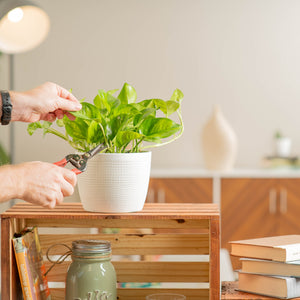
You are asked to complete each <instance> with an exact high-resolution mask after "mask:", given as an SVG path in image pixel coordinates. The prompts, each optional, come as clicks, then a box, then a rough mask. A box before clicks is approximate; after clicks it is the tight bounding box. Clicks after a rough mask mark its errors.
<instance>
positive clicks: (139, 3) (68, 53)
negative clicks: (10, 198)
mask: <svg viewBox="0 0 300 300" xmlns="http://www.w3.org/2000/svg"><path fill="white" fill-rule="evenodd" d="M36 2H39V4H40V5H42V7H43V8H44V9H45V10H46V11H47V12H48V14H49V16H50V19H51V31H50V34H49V36H48V38H47V40H46V41H45V42H44V43H43V44H42V45H41V46H39V47H38V48H37V49H35V50H33V51H31V52H28V53H24V54H19V55H17V56H16V59H15V67H16V68H15V73H16V78H15V86H16V89H18V90H24V89H29V88H31V87H34V86H36V85H39V84H40V83H42V82H44V81H47V80H50V81H54V82H57V83H59V84H61V85H63V86H65V87H66V88H72V89H73V92H74V94H75V95H76V96H77V97H78V98H82V97H86V98H87V99H91V100H92V98H93V97H94V95H95V94H96V93H97V89H99V88H104V89H112V88H118V87H121V86H122V84H123V82H125V81H126V82H129V83H131V84H132V85H133V86H134V87H135V88H136V90H137V92H138V95H139V97H140V98H147V97H162V98H165V99H167V98H168V97H169V96H170V95H171V94H172V91H173V89H175V88H180V89H181V90H182V91H183V93H184V94H185V99H184V102H183V117H184V121H185V133H184V136H183V137H182V138H181V139H180V140H179V141H177V142H175V143H173V144H170V145H169V146H165V147H164V148H160V149H157V150H155V151H154V155H153V167H154V168H155V167H168V166H176V167H191V166H199V167H201V166H202V162H203V160H202V153H201V142H200V132H201V128H202V127H203V124H204V122H205V121H206V120H207V119H208V117H209V115H210V114H211V112H212V107H213V105H214V104H220V106H221V108H222V109H223V112H224V114H225V116H226V117H227V119H228V120H229V122H230V123H231V125H232V126H233V128H234V129H235V131H236V133H237V135H238V140H239V152H238V158H237V166H238V167H255V166H257V165H259V163H260V159H261V157H262V156H263V155H265V154H270V153H272V136H273V133H274V131H275V130H276V129H281V130H282V131H283V132H284V133H285V134H286V135H289V136H290V137H291V138H292V140H293V152H294V153H295V154H299V153H300V135H299V129H298V128H299V125H300V119H299V117H298V116H299V113H300V101H299V99H300V84H299V83H300V82H299V81H300V34H299V32H300V18H299V15H300V1H297V0H288V1H287V0H226V1H224V0H219V1H215V0H151V1H150V0H109V1H108V0H106V1H104V0H86V1H84V0H63V1H62V0H44V1H36ZM2 59H3V58H2ZM4 71H5V70H4V68H1V70H0V72H1V77H2V76H3V74H5V72H4ZM4 76H5V75H4ZM2 79H3V78H2ZM26 127H27V125H25V124H17V136H16V147H17V152H16V161H17V162H21V161H28V160H37V159H39V160H45V161H49V162H53V161H57V160H59V159H60V158H62V156H64V155H65V154H67V153H69V152H70V151H72V149H71V148H69V147H68V146H66V145H64V143H63V142H62V141H60V140H59V139H58V138H57V137H54V136H53V137H50V136H47V137H46V138H43V137H42V134H41V133H38V132H37V133H35V135H34V136H32V137H30V136H29V135H27V133H26ZM1 135H2V128H1Z"/></svg>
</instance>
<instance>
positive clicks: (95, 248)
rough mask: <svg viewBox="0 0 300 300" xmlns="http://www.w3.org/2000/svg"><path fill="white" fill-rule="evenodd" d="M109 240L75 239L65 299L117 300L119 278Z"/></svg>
mask: <svg viewBox="0 0 300 300" xmlns="http://www.w3.org/2000/svg"><path fill="white" fill-rule="evenodd" d="M110 260H111V247H110V242H108V241H100V240H99V241H98V240H77V241H74V242H72V263H71V265H70V267H69V269H68V273H67V278H66V298H65V300H116V299H117V290H116V286H117V279H116V273H115V269H114V267H113V265H112V263H111V261H110Z"/></svg>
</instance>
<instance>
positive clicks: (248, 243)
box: [231, 235, 300, 299]
mask: <svg viewBox="0 0 300 300" xmlns="http://www.w3.org/2000/svg"><path fill="white" fill-rule="evenodd" d="M231 255H234V256H239V257H240V259H241V261H242V268H241V270H239V271H238V274H239V283H238V289H239V290H240V291H244V292H248V293H254V294H260V295H265V296H271V297H276V298H282V299H291V298H295V297H300V235H283V236H275V237H266V238H259V239H250V240H241V241H234V242H231Z"/></svg>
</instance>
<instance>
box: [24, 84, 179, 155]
mask: <svg viewBox="0 0 300 300" xmlns="http://www.w3.org/2000/svg"><path fill="white" fill-rule="evenodd" d="M117 91H118V90H110V91H107V92H106V91H104V90H99V91H98V94H97V95H96V97H95V98H94V101H93V103H94V104H91V103H89V102H86V101H81V104H82V109H81V110H80V111H78V112H72V115H74V116H75V117H76V119H75V120H74V121H71V120H69V118H67V117H66V116H64V118H63V119H61V120H57V121H56V124H57V125H58V127H64V129H65V132H64V133H62V132H61V131H59V130H57V129H55V128H53V127H52V125H53V123H51V122H35V123H32V124H30V125H29V126H28V128H27V131H28V133H29V134H30V135H32V134H33V133H34V132H35V131H36V130H37V129H42V130H43V132H44V134H47V133H52V134H55V135H57V136H58V137H60V138H62V139H64V140H66V141H67V142H68V143H69V144H70V145H71V146H72V147H73V148H75V149H76V150H78V151H82V152H84V151H88V150H90V149H92V148H94V147H95V146H97V145H98V144H101V143H102V144H104V145H106V146H107V148H106V149H105V150H104V152H109V153H124V152H140V151H144V150H145V149H148V148H151V147H158V146H162V145H166V144H168V143H170V142H172V141H174V140H176V139H177V138H179V137H180V136H181V134H182V133H183V129H184V126H183V120H182V116H181V101H182V99H183V94H182V92H181V91H180V90H179V89H176V90H175V91H174V92H173V94H172V96H171V98H170V100H167V101H164V100H162V99H156V98H155V99H147V100H142V101H140V102H137V93H136V91H135V89H134V88H133V87H132V86H131V85H129V84H128V83H125V84H124V85H123V87H122V89H121V91H120V92H119V94H118V96H117V97H115V96H114V94H115V93H116V92H117ZM173 113H176V114H177V116H178V119H179V123H176V122H175V121H173V120H172V119H170V118H169V116H170V115H172V114H173ZM167 138H169V139H167ZM165 139H167V140H165ZM163 140H164V142H163ZM145 142H149V143H150V144H148V145H144V144H145Z"/></svg>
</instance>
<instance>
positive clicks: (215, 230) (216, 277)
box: [209, 217, 221, 299]
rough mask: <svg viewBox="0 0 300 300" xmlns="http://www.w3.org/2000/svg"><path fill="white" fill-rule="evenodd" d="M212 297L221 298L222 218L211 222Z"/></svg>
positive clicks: (210, 275)
mask: <svg viewBox="0 0 300 300" xmlns="http://www.w3.org/2000/svg"><path fill="white" fill-rule="evenodd" d="M209 237H210V274H209V277H210V279H209V282H210V286H211V288H210V291H209V292H210V299H220V293H221V288H220V238H219V237H220V220H219V217H217V218H215V219H213V220H211V222H210V235H209Z"/></svg>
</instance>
